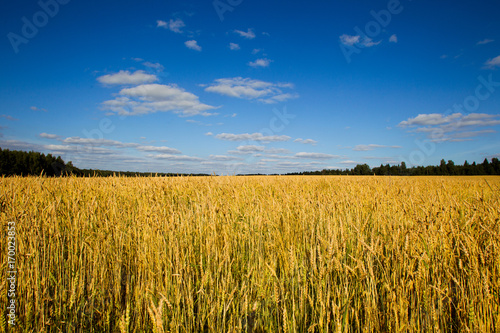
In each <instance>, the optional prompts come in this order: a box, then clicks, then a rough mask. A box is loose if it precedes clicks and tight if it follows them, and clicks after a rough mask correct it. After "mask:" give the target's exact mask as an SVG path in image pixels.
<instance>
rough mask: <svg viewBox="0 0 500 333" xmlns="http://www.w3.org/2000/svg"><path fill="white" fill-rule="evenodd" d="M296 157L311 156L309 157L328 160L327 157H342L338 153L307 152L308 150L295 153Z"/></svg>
mask: <svg viewBox="0 0 500 333" xmlns="http://www.w3.org/2000/svg"><path fill="white" fill-rule="evenodd" d="M295 157H297V158H309V159H315V160H317V159H321V160H327V159H332V158H340V156H338V155H331V154H324V153H306V152H300V153H297V154H295Z"/></svg>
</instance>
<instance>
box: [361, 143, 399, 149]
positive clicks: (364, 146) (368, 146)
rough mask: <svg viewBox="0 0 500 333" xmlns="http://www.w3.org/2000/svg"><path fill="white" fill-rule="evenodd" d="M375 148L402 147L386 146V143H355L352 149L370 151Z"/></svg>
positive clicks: (395, 147)
mask: <svg viewBox="0 0 500 333" xmlns="http://www.w3.org/2000/svg"><path fill="white" fill-rule="evenodd" d="M377 148H394V149H398V148H402V147H401V146H386V145H377V144H373V143H372V144H369V145H357V146H355V147H354V148H353V149H352V150H354V151H370V150H375V149H377Z"/></svg>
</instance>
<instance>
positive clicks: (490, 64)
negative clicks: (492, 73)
mask: <svg viewBox="0 0 500 333" xmlns="http://www.w3.org/2000/svg"><path fill="white" fill-rule="evenodd" d="M484 66H485V67H486V68H490V69H493V68H495V67H500V55H499V56H497V57H495V58H493V59H489V60H488V61H486V62H485V63H484Z"/></svg>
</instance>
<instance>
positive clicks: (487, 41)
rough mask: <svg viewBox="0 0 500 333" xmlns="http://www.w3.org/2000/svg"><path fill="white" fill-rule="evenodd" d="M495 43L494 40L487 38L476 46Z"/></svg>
mask: <svg viewBox="0 0 500 333" xmlns="http://www.w3.org/2000/svg"><path fill="white" fill-rule="evenodd" d="M494 41H495V40H494V39H488V38H486V39H483V40H480V41H479V42H477V44H476V45H484V44H489V43H491V42H494Z"/></svg>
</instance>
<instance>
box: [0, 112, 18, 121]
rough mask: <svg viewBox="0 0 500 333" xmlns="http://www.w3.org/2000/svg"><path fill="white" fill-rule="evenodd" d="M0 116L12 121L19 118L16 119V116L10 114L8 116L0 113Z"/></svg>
mask: <svg viewBox="0 0 500 333" xmlns="http://www.w3.org/2000/svg"><path fill="white" fill-rule="evenodd" d="M0 118H4V119H7V120H12V121H14V120H19V119H17V118H14V117H12V116H9V115H8V114H0Z"/></svg>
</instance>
